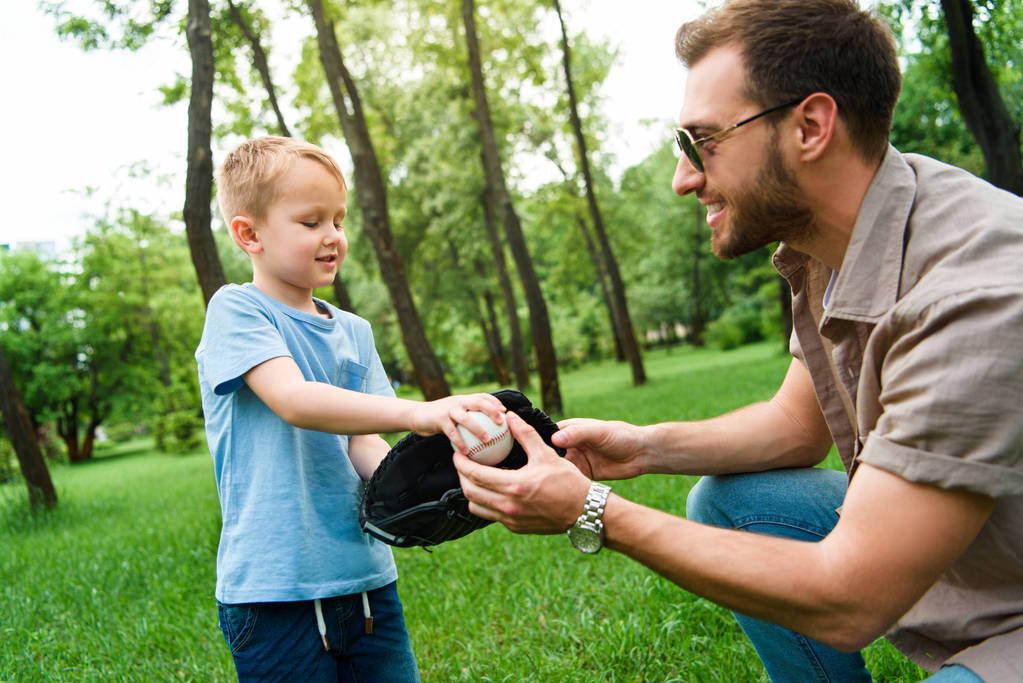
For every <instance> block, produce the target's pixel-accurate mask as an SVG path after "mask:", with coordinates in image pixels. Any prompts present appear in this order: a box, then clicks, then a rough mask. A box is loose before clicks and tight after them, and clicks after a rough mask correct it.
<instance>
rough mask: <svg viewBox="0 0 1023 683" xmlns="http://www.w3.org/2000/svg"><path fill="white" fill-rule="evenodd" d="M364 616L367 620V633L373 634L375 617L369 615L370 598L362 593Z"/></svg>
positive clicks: (364, 592)
mask: <svg viewBox="0 0 1023 683" xmlns="http://www.w3.org/2000/svg"><path fill="white" fill-rule="evenodd" d="M362 616H364V617H365V618H366V633H367V634H369V633H373V615H372V614H370V613H369V596H368V595H366V591H362Z"/></svg>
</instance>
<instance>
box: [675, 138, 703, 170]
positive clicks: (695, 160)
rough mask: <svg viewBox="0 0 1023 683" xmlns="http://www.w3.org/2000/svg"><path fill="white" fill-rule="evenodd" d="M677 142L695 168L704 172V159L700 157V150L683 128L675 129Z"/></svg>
mask: <svg viewBox="0 0 1023 683" xmlns="http://www.w3.org/2000/svg"><path fill="white" fill-rule="evenodd" d="M675 142H677V143H678V148H679V149H680V150H682V153H683V154H685V155H686V158H687V159H689V163H691V164H692V165H693V168H695V169H696V170H697V171H699V172H700V173H703V159H702V158H701V157H700V152H699V150H697V149H696V145H694V144H693V141H692V140H690V139H689V135H687V134H686V132H685V131H684V130H682V129H681V128H677V129H675Z"/></svg>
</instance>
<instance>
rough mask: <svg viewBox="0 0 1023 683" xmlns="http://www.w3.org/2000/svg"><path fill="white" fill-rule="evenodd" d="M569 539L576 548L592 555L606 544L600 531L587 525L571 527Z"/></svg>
mask: <svg viewBox="0 0 1023 683" xmlns="http://www.w3.org/2000/svg"><path fill="white" fill-rule="evenodd" d="M568 539H569V540H570V541H572V545H574V546H575V547H576V548H578V549H579V550H581V551H582V552H584V553H588V554H591V555H592V554H593V553H595V552H597V551H598V550H600V549H601V547H603V545H604V539H602V538H601V537H600V533H598V532H596V531H594V530H593V529H587V528H585V527H579V526H574V527H572V528H571V529H569V530H568Z"/></svg>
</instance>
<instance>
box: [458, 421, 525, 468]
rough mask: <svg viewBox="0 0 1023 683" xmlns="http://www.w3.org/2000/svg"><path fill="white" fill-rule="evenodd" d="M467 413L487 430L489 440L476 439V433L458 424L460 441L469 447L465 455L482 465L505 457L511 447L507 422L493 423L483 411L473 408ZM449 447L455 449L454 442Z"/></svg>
mask: <svg viewBox="0 0 1023 683" xmlns="http://www.w3.org/2000/svg"><path fill="white" fill-rule="evenodd" d="M469 415H470V416H471V417H472V419H474V420H475V421H476V423H477V424H479V425H480V426H482V427H483V428H484V429H485V430H487V434H488V435H489V436H490V441H487V442H486V443H484V442H482V441H480V440H479V439H477V438H476V435H475V434H473V433H472V432H470V431H469V430H468V429H466V428H465V427H463V426H461V425H458V433H459V435H461V437H462V441H464V442H465V447H466V448H468V449H469V452H468V453H466V455H468V456H469V457H470V458H472V459H473V460H475V461H476V462H478V463H481V464H483V465H496V464H497V463H499V462H501V461H502V460H504V459H505V458H507V457H508V454H509V453H511V448H512V435H511V432H510V431H508V423H507V422H505V423H504V424H501V425H498V424H495V423H494V421H493V420H491V419H490V418H489V417H487V416H486V414H485V413H480V412H477V411H475V410H470V411H469ZM451 448H452V450H454V449H455V447H454V444H452V446H451Z"/></svg>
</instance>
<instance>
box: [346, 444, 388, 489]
mask: <svg viewBox="0 0 1023 683" xmlns="http://www.w3.org/2000/svg"><path fill="white" fill-rule="evenodd" d="M390 450H391V447H390V445H389V444H388V443H387V442H386V441H384V440H383V438H382V437H381V436H380V435H379V434H357V435H355V436H353V437H352V438H351V439H350V440H349V441H348V459H349V460H351V461H352V466H353V467H354V468H355V471H356V472H357V473H358V475H359V478H360V479H362V480H363V481H369V478H370V477H372V476H373V472H375V471H376V468H377V467H378V466H379V465H380V461H381V460H383V459H384V456H385V455H387V453H388V451H390Z"/></svg>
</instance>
